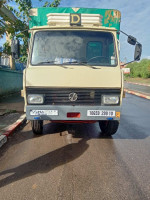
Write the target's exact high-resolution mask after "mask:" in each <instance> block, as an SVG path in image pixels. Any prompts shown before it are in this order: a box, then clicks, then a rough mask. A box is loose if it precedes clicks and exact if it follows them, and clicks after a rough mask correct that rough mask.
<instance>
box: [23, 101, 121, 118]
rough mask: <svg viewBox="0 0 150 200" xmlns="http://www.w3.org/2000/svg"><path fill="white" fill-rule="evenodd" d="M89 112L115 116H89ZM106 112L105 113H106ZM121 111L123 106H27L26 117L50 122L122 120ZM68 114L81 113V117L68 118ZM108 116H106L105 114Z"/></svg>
mask: <svg viewBox="0 0 150 200" xmlns="http://www.w3.org/2000/svg"><path fill="white" fill-rule="evenodd" d="M33 110H34V111H36V110H38V111H43V110H46V111H57V115H53V114H52V115H51V114H48V115H47V114H46V115H45V114H42V113H40V114H34V115H33V114H31V112H32V111H33ZM89 111H92V113H95V112H93V111H98V112H96V113H100V112H101V111H103V113H104V114H105V113H107V112H106V111H108V113H112V112H113V113H115V115H113V116H111V115H109V114H108V115H107V116H102V115H101V116H98V115H97V116H96V115H95V116H94V115H92V116H89V114H88V113H89ZM104 111H105V112H104ZM120 111H121V106H63V105H61V106H52V105H27V106H26V117H27V119H28V120H50V121H53V120H54V121H57V120H58V121H59V120H65V121H72V120H74V121H82V120H83V121H84V120H85V121H88V120H90V121H91V120H93V121H99V120H120V114H119V113H120ZM68 113H80V117H78V118H76V117H68ZM105 115H106V114H105Z"/></svg>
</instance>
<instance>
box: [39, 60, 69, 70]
mask: <svg viewBox="0 0 150 200" xmlns="http://www.w3.org/2000/svg"><path fill="white" fill-rule="evenodd" d="M56 62H57V61H56V60H52V61H43V62H39V63H37V64H36V65H41V64H55V63H56ZM55 65H57V66H59V67H62V68H65V69H67V68H68V67H65V66H63V65H62V64H58V63H56V64H55Z"/></svg>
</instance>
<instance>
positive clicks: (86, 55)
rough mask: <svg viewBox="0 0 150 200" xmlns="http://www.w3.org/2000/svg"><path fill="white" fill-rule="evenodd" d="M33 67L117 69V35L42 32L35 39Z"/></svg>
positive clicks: (93, 32) (95, 32) (89, 32)
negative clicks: (89, 66)
mask: <svg viewBox="0 0 150 200" xmlns="http://www.w3.org/2000/svg"><path fill="white" fill-rule="evenodd" d="M31 64H32V65H58V64H59V65H64V64H65V65H67V64H71V65H81V64H88V65H91V66H93V65H95V66H112V67H113V66H116V65H117V57H116V49H115V43H114V38H113V35H112V34H111V33H109V32H100V31H79V30H78V31H77V30H66V31H64V30H62V31H58V30H57V31H39V32H36V33H35V35H34V43H33V48H32V57H31Z"/></svg>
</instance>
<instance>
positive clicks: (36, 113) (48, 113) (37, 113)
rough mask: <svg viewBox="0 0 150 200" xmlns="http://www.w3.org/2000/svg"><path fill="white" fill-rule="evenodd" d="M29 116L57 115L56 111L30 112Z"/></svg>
mask: <svg viewBox="0 0 150 200" xmlns="http://www.w3.org/2000/svg"><path fill="white" fill-rule="evenodd" d="M30 115H38V116H39V115H58V110H30Z"/></svg>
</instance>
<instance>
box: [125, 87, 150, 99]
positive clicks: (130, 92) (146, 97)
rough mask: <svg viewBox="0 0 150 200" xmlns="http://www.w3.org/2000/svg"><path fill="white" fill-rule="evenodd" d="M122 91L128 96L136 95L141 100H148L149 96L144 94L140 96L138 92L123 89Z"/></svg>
mask: <svg viewBox="0 0 150 200" xmlns="http://www.w3.org/2000/svg"><path fill="white" fill-rule="evenodd" d="M124 91H125V92H127V93H129V94H133V95H136V96H138V97H142V98H145V99H148V100H150V96H148V95H145V94H142V93H139V92H135V91H133V90H128V89H124Z"/></svg>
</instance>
